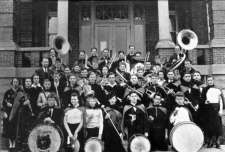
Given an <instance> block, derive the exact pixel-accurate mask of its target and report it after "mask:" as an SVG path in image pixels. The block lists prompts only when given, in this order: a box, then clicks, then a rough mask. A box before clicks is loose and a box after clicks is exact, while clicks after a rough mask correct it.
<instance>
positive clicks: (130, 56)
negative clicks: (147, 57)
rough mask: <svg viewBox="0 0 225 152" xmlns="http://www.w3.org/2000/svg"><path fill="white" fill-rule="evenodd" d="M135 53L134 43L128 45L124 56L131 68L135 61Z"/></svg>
mask: <svg viewBox="0 0 225 152" xmlns="http://www.w3.org/2000/svg"><path fill="white" fill-rule="evenodd" d="M135 53H136V50H135V46H134V45H129V48H128V50H127V57H126V59H127V61H128V62H129V64H130V68H131V69H132V68H133V66H134V65H135V63H136V60H135Z"/></svg>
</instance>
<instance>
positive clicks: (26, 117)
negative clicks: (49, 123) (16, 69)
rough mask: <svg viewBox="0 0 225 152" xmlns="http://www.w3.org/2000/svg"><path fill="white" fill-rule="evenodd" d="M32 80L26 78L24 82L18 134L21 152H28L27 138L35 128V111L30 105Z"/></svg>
mask: <svg viewBox="0 0 225 152" xmlns="http://www.w3.org/2000/svg"><path fill="white" fill-rule="evenodd" d="M31 84H32V82H31V78H26V79H25V82H24V87H23V90H22V89H21V91H22V93H23V98H22V99H21V105H20V107H19V110H18V111H19V112H18V133H17V135H18V136H17V145H18V146H17V147H18V149H21V151H28V147H27V138H28V135H29V133H30V130H31V129H32V128H33V126H34V122H35V118H34V117H33V116H34V114H33V109H32V108H31V103H30V90H31Z"/></svg>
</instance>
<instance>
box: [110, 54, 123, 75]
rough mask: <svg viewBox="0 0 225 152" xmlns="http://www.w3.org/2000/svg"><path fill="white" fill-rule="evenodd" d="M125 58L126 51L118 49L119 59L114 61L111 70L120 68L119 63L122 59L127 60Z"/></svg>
mask: <svg viewBox="0 0 225 152" xmlns="http://www.w3.org/2000/svg"><path fill="white" fill-rule="evenodd" d="M125 58H126V56H125V53H124V51H118V59H116V60H115V61H114V62H113V63H112V65H111V68H110V71H111V72H115V70H116V69H118V68H119V63H120V62H121V61H123V62H125Z"/></svg>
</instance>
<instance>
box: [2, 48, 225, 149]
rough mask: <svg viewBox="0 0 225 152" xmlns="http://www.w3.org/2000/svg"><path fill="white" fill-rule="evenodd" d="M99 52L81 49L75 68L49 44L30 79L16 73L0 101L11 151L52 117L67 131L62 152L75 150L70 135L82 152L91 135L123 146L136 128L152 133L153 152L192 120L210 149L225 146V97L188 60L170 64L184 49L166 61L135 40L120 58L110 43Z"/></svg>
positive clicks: (24, 144)
mask: <svg viewBox="0 0 225 152" xmlns="http://www.w3.org/2000/svg"><path fill="white" fill-rule="evenodd" d="M135 52H136V53H135ZM102 53H103V57H102V58H99V56H98V54H97V49H96V48H93V49H92V50H91V53H90V57H89V58H87V55H86V54H87V53H86V52H85V51H81V52H80V55H79V59H78V60H77V61H76V62H75V64H74V65H73V67H72V68H71V67H69V66H65V65H63V64H62V61H61V59H60V58H59V57H58V55H57V52H56V51H55V50H54V49H51V50H50V53H49V58H43V59H42V62H41V64H42V67H41V68H40V69H38V70H36V71H35V73H34V74H33V76H32V77H31V78H25V79H24V81H23V83H22V84H21V82H20V81H19V80H18V78H13V79H12V81H11V88H10V89H9V90H7V91H6V93H5V95H4V99H3V102H2V104H3V105H2V107H3V109H2V110H3V122H4V124H3V133H4V136H5V137H7V138H8V139H9V148H10V149H15V148H17V149H20V150H22V151H29V149H28V147H27V143H28V141H27V140H28V136H29V133H30V131H31V130H32V129H33V128H34V127H35V126H37V125H38V124H41V123H50V124H54V125H56V126H58V127H59V128H60V130H61V131H62V132H63V134H64V139H65V140H64V141H65V142H64V144H63V146H62V148H61V149H60V150H59V151H63V150H66V151H70V150H72V149H73V147H72V146H71V143H72V142H71V140H70V139H77V140H78V141H79V142H80V151H84V146H85V143H86V141H87V140H88V139H90V138H91V137H96V138H98V139H99V140H101V141H103V142H104V147H105V149H104V151H105V152H124V151H126V148H124V143H123V142H122V141H123V140H128V141H129V140H130V139H131V138H132V137H133V136H134V135H137V134H142V135H144V136H146V138H148V139H149V141H150V143H151V150H153V151H154V150H162V151H163V150H165V151H166V150H168V145H170V143H169V141H168V138H169V134H170V131H171V129H172V128H173V126H175V125H177V124H179V123H181V122H189V121H190V122H194V123H195V124H196V125H198V126H199V127H200V128H201V129H202V131H203V132H204V136H205V145H206V146H207V147H213V146H215V147H217V148H219V147H220V143H219V139H220V137H221V136H222V121H221V115H222V114H223V96H222V92H221V90H220V89H218V88H217V87H216V86H215V85H214V82H213V81H214V79H213V77H212V76H208V77H207V78H206V83H205V82H204V81H202V77H201V74H200V72H198V71H196V70H194V69H193V68H192V67H191V61H190V60H188V59H186V60H185V61H184V65H181V67H179V68H177V69H176V70H174V71H172V70H170V68H169V65H171V64H173V63H171V62H176V61H177V60H178V58H177V57H179V54H175V55H173V56H171V59H170V60H169V61H168V62H167V63H160V62H159V61H158V60H156V61H154V62H153V63H152V64H151V62H149V61H148V60H145V61H143V60H141V59H140V56H141V53H140V52H137V51H135V48H134V46H131V47H130V48H129V50H128V51H127V54H125V52H123V51H120V52H119V53H118V57H117V58H114V57H113V58H110V51H109V50H108V49H105V50H103V52H102ZM138 64H139V65H140V66H136V65H138ZM142 65H143V66H142ZM134 68H136V69H134ZM67 139H68V140H67ZM128 151H129V148H128Z"/></svg>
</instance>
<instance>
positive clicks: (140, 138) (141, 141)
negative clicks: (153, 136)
mask: <svg viewBox="0 0 225 152" xmlns="http://www.w3.org/2000/svg"><path fill="white" fill-rule="evenodd" d="M129 148H130V150H131V152H149V151H150V150H151V144H150V142H149V140H148V138H146V137H145V136H144V135H142V134H136V135H133V136H132V137H131V138H130V139H129Z"/></svg>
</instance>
